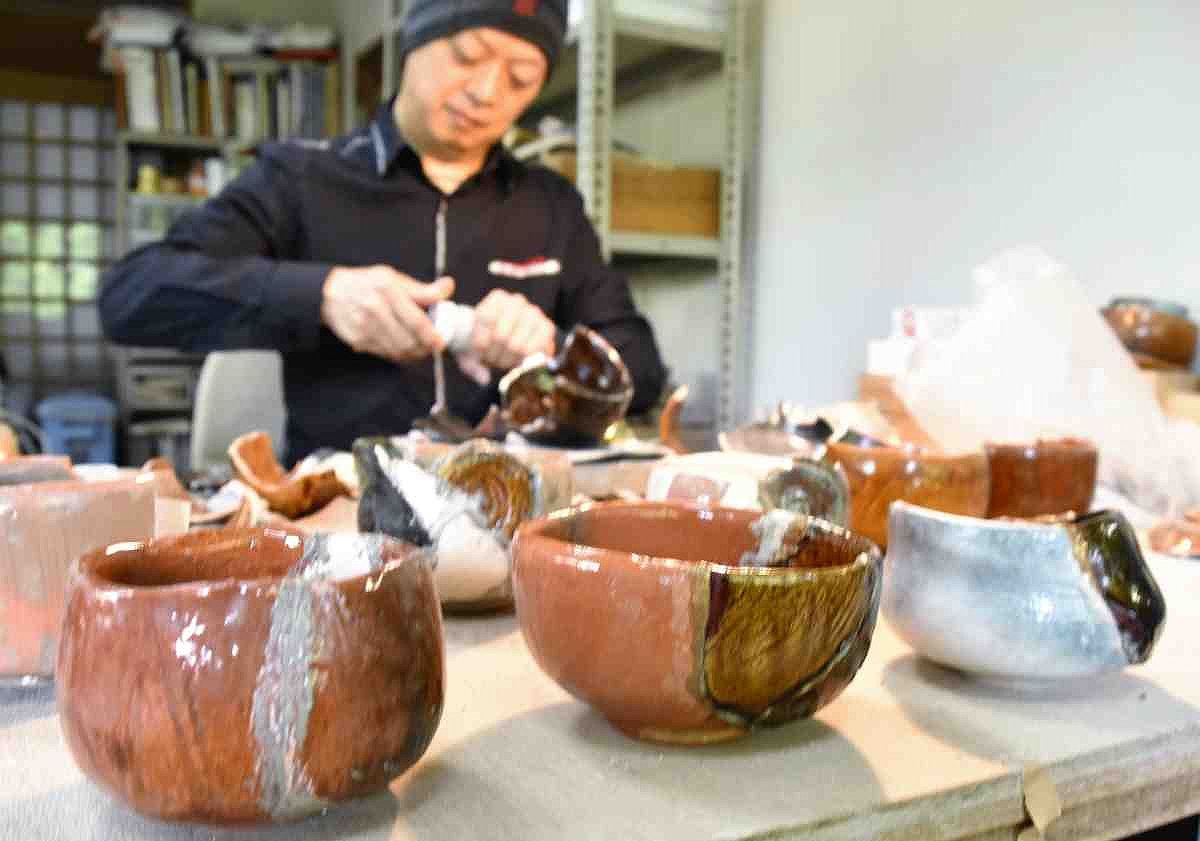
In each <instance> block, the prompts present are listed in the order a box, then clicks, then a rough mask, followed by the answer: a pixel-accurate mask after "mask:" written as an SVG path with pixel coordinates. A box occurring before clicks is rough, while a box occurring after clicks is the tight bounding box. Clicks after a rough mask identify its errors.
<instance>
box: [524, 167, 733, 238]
mask: <svg viewBox="0 0 1200 841" xmlns="http://www.w3.org/2000/svg"><path fill="white" fill-rule="evenodd" d="M541 162H542V164H544V165H545V166H547V167H548V168H550V169H552V170H553V171H555V172H557V173H558V174H559V175H561V176H563V177H564V178H567V179H568V180H570V181H571V183H575V171H576V166H575V153H574V152H571V151H556V152H548V153H546V154H545V155H543V156H542V159H541ZM612 179H613V184H612V229H613V230H614V231H627V232H630V233H647V234H668V235H678V236H694V237H713V238H715V237H718V236H720V232H721V214H720V205H721V173H720V171H719V170H716V169H702V168H697V167H683V166H663V165H660V164H655V163H649V162H646V161H642V160H639V159H638V158H634V157H630V156H628V155H614V156H613V162H612Z"/></svg>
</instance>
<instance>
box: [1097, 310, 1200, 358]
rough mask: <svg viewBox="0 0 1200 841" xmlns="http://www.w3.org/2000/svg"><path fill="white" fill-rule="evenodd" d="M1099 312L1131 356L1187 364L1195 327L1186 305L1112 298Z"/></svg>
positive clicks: (1193, 353)
mask: <svg viewBox="0 0 1200 841" xmlns="http://www.w3.org/2000/svg"><path fill="white" fill-rule="evenodd" d="M1101 313H1102V314H1103V315H1104V318H1105V320H1107V321H1108V323H1109V326H1111V327H1112V329H1113V331H1114V332H1115V333H1116V334H1117V337H1118V338H1119V339H1120V340H1121V343H1122V344H1123V345H1125V347H1126V348H1128V349H1129V351H1130V352H1131V353H1132V354H1133V355H1134V356H1135V357H1146V358H1149V359H1150V360H1155V361H1157V362H1159V363H1165V364H1167V365H1175V366H1181V367H1183V368H1190V367H1191V365H1192V360H1194V359H1195V357H1196V341H1197V327H1196V324H1195V323H1194V322H1192V321H1190V320H1189V319H1188V315H1187V308H1186V307H1183V306H1181V305H1179V304H1174V303H1172V302H1170V301H1156V300H1151V299H1145V298H1114V299H1113V300H1112V302H1111V303H1109V305H1108V306H1107V307H1106V308H1104V309H1103V310H1101Z"/></svg>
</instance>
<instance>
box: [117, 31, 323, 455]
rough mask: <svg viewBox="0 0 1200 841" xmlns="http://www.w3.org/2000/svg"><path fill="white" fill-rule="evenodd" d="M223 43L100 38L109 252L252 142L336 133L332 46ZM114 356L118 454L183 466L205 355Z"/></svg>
mask: <svg viewBox="0 0 1200 841" xmlns="http://www.w3.org/2000/svg"><path fill="white" fill-rule="evenodd" d="M187 29H188V27H186V26H185V27H184V29H183V30H181V32H186V31H187ZM193 34H194V33H193ZM210 34H211V33H210ZM227 36H229V33H224V34H223V35H220V37H227ZM232 37H233V38H234V39H235V40H236V38H237V37H238V36H237V35H234V36H232ZM228 43H229V42H228V40H226V46H225V47H223V48H222V49H224V50H226V53H224V54H213V55H208V54H205V52H204V48H203V46H202V45H201V44H200V42H199V41H197V42H194V43H193V42H192V41H189V40H188V36H187V35H181V34H180V32H177V33H176V34H175V35H174V36H172V37H171V38H170V39H169V40H167V41H160V42H159V43H158V44H157V45H148V44H136V43H135V44H122V45H110V46H111V49H110V50H109V53H110V55H111V56H112V57H113V59H114V60H113V62H112V64H113V69H114V71H115V78H114V83H115V85H116V105H117V121H118V126H119V128H120V129H121V131H119V132H118V136H117V143H116V172H115V179H116V185H115V198H116V202H115V204H116V244H117V253H118V255H123V254H126V253H128V252H129V251H130V250H132V249H135V248H139V247H141V246H144V245H147V244H150V243H153V242H156V241H158V240H160V239H161V238H162V237H163V236H164V235H165V234H166V232H167V230H168V229H169V228H170V226H171V224H173V223H174V222H175V221H176V220H177V219H178V218H179V217H180V216H181V215H182V214H184V213H187V212H188V211H189V210H191V209H193V208H195V207H197V206H198V205H200V204H201V203H203V202H204V200H205V199H206V198H207V197H208V196H209V195H210V194H216V193H217V192H219V190H220V189H221V187H222V186H223V185H224V183H227V182H228V181H229V180H231V179H232V178H233V177H234V175H235V174H236V172H237V171H238V170H239V169H240V168H241V167H242V166H244V165H245V163H246V162H247V161H248V160H249V154H248V152H249V151H250V150H252V149H253V148H254V147H255V146H256V145H257V144H258V143H260V142H262V141H265V140H285V139H290V138H311V139H318V138H322V137H329V136H334V135H336V134H339V133H341V131H342V119H341V113H342V106H341V100H342V92H341V69H340V64H339V59H340V53H339V51H338V50H337V49H336V48H313V49H296V48H288V49H275V50H273V51H271V52H270V53H269V54H268V53H266V52H262V51H261V50H259V49H258V48H253V49H251V48H249V47H247V48H246V49H244V50H241V51H239V52H236V53H231V52H228V50H229V47H228ZM210 45H211V43H210ZM193 47H196V48H195V49H193ZM113 358H114V361H115V369H116V386H117V389H116V390H117V397H118V401H119V404H120V419H121V429H122V451H123V460H124V462H125V463H128V464H133V463H139V462H140V461H142V460H145V459H147V458H150V457H152V456H154V455H166V456H168V457H171V458H172V459H173V460H174V461H175V466H176V468H177V469H178V470H180V471H181V472H186V471H187V470H188V469H189V465H188V464H187V463H186V458H187V454H188V446H187V438H188V435H189V434H190V427H189V424H190V420H191V412H192V401H193V398H194V394H195V388H196V383H197V381H198V379H199V373H200V367H201V365H202V364H203V361H204V355H203V354H188V353H182V352H179V351H175V350H170V349H159V348H131V347H116V348H113Z"/></svg>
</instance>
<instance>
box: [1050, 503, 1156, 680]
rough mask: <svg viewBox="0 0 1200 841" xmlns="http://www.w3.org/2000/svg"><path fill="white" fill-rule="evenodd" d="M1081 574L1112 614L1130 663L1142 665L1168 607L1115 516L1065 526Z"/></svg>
mask: <svg viewBox="0 0 1200 841" xmlns="http://www.w3.org/2000/svg"><path fill="white" fill-rule="evenodd" d="M1066 528H1067V531H1068V533H1069V534H1070V535H1071V540H1072V545H1073V547H1074V550H1075V559H1076V561H1078V563H1079V567H1080V569H1081V570H1082V571H1083V572H1084V573H1085V574H1086V575H1087V576H1088V577H1089V578H1090V579H1091V581H1092V582H1093V583H1094V584H1095V586H1096V588H1097V589H1098V590H1099V591H1100V594H1101V595H1102V596H1103V597H1104V603H1105V604H1106V605H1107V606H1108V609H1109V611H1110V612H1111V613H1112V616H1113V620H1114V621H1115V622H1116V625H1117V631H1118V633H1120V635H1121V645H1122V646H1123V647H1124V649H1125V656H1126V658H1128V660H1129V662H1130V663H1133V664H1136V663H1144V662H1146V660H1147V659H1148V658H1149V656H1150V652H1151V650H1152V649H1153V648H1154V643H1155V642H1156V641H1157V640H1158V637H1159V634H1160V633H1161V632H1162V626H1163V621H1164V620H1165V619H1166V613H1167V606H1166V601H1165V600H1164V599H1163V595H1162V591H1161V590H1159V589H1158V584H1157V583H1156V582H1155V580H1154V577H1153V576H1152V575H1151V574H1150V568H1149V567H1148V566H1147V565H1146V559H1145V558H1144V557H1142V551H1141V548H1140V547H1139V546H1138V541H1137V535H1136V534H1135V533H1134V531H1133V527H1132V526H1130V525H1129V521H1128V520H1126V519H1125V516H1124V515H1123V514H1121V513H1120V512H1119V511H1097V512H1095V513H1094V514H1089V515H1088V516H1086V517H1081V518H1080V519H1078V520H1076V521H1075V522H1073V523H1069V524H1068V525H1067V527H1066Z"/></svg>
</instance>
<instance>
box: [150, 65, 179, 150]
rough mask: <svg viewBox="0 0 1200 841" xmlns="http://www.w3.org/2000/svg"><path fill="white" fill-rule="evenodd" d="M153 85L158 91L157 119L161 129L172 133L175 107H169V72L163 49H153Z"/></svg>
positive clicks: (174, 129) (173, 130)
mask: <svg viewBox="0 0 1200 841" xmlns="http://www.w3.org/2000/svg"><path fill="white" fill-rule="evenodd" d="M154 65H155V68H154V69H155V73H154V86H155V89H156V91H157V93H158V118H159V119H158V121H159V125H160V127H161V130H162V131H164V132H166V133H167V134H173V133H175V131H177V129H176V128H175V109H174V108H172V107H171V74H170V70H169V68H168V67H167V54H166V52H165V51H164V50H155V51H154Z"/></svg>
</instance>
